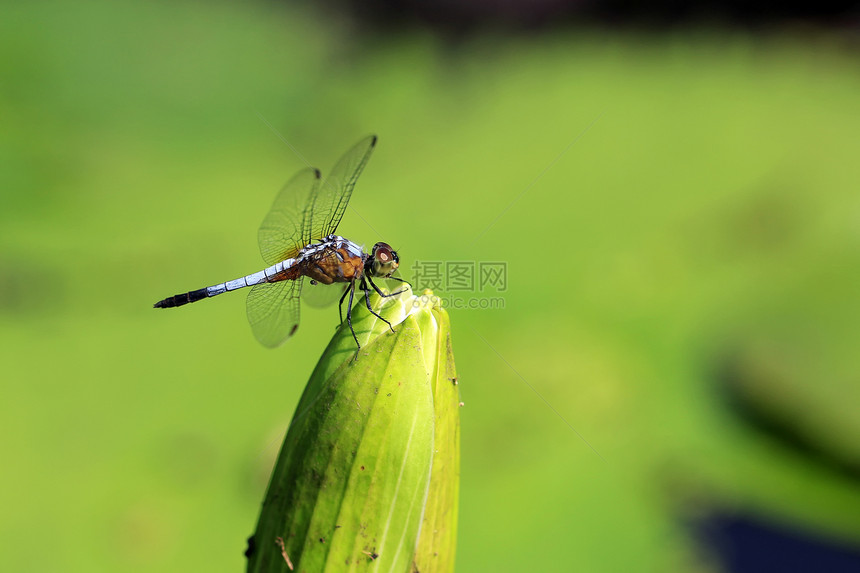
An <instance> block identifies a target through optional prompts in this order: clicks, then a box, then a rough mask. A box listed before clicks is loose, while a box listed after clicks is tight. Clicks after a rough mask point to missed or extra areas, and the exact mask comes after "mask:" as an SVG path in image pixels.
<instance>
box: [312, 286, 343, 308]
mask: <svg viewBox="0 0 860 573" xmlns="http://www.w3.org/2000/svg"><path fill="white" fill-rule="evenodd" d="M348 286H349V283H332V284H330V285H324V284H315V285H312V284H308V285H305V288H304V289H302V300H304V301H305V302H306V303H308V306H312V307H314V308H325V307H327V306H329V305H331V304H334V303H335V302H337V300H338V299H340V297H341V296H342V295H343V293H344V291H345V290H346V289H347V287H348Z"/></svg>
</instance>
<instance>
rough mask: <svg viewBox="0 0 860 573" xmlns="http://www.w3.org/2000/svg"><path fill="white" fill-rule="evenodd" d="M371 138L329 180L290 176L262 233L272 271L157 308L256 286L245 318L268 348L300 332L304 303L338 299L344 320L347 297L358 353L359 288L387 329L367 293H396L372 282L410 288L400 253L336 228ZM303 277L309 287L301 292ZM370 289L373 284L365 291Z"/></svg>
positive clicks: (315, 173) (313, 172) (307, 172)
mask: <svg viewBox="0 0 860 573" xmlns="http://www.w3.org/2000/svg"><path fill="white" fill-rule="evenodd" d="M376 140H377V137H376V136H375V135H371V136H369V137H366V138H365V139H363V140H361V141H360V142H359V143H357V144H356V145H355V146H354V147H353V148H352V149H350V150H349V151H347V152H346V154H345V155H344V156H343V157H341V159H340V160H339V161H338V162H337V164H336V165H335V166H334V169H332V171H331V173H330V174H329V176H328V177H322V174H321V173H320V171H319V169H315V168H313V167H308V168H307V169H303V170H301V171H299V172H298V173H297V174H296V175H294V176H293V178H292V179H290V180H289V181H288V182H287V183H286V184H285V185H284V186H283V188H282V189H281V191H280V193H278V196H277V198H276V199H275V202H274V203H273V204H272V208H271V209H270V210H269V213H268V214H267V215H266V217H265V219H263V223H262V224H261V225H260V229H259V231H258V232H257V240H258V242H259V246H260V253H261V254H262V255H263V260H264V261H265V263H266V264H267V265H269V266H268V267H266V268H265V269H263V270H261V271H259V272H256V273H253V274H250V275H246V276H244V277H240V278H238V279H234V280H231V281H227V282H223V283H220V284H216V285H213V286H210V287H206V288H201V289H197V290H192V291H189V292H186V293H181V294H177V295H173V296H171V297H168V298H165V299H163V300H160V301H158V302H157V303H155V305H154V307H155V308H173V307H178V306H183V305H185V304H188V303H192V302H197V301H199V300H203V299H206V298H211V297H213V296H217V295H219V294H223V293H225V292H231V291H234V290H238V289H241V288H246V287H251V290H250V292H249V293H248V299H247V300H248V302H247V314H248V321H249V322H250V323H251V330H252V331H253V333H254V336H255V337H256V338H257V340H259V341H260V343H262V344H263V345H264V346H267V347H270V348H275V347H277V346H280V345H281V344H283V343H284V342H285V341H286V340H287V339H288V338H290V337H291V336H292V335H293V334H295V333H296V330H297V329H298V327H299V315H300V312H299V311H300V306H301V305H300V299H302V298H304V300H305V301H306V302H308V303H309V304H311V305H312V306H326V305H327V304H331V303H333V302H334V301H335V300H337V298H338V296H339V297H340V302H339V312H340V322H341V324H342V323H343V302H344V299H345V298H346V296H347V295H349V305H348V307H347V311H346V320H347V324H348V325H349V328H350V330H351V331H352V337H353V339H355V344H356V345H357V346H358V348H359V349H360V348H361V344H359V342H358V337H357V336H356V334H355V329H354V328H353V327H352V307H353V299H354V297H355V291H356V289H358V290H359V291H362V292H363V293H364V302H365V305H366V306H367V308H368V310H370V312H371V313H373V315H374V316H376V317H377V318H379V319H380V320H382V321H384V322H385V323H386V324H388V327H389V328H390V329H391V330H392V331H394V328H393V327H392V326H391V323H390V322H389V321H388V320H386V319H385V318H383V317H382V316H380V315H379V314H378V313H377V312H376V311H375V310H374V309H373V306H372V305H371V303H370V288H372V289H373V290H374V291H376V292H377V294H379V295H380V296H381V297H383V300H385V299H386V298H389V297H393V296H396V295H399V294H400V293H402V292H404V291H405V290H406V289H405V288H404V289H402V290H399V291H397V292H388V293H386V292H384V291H383V290H382V289H380V288H379V286H378V285H377V284H376V283H375V282H374V280H373V279H374V278H379V279H389V280H394V281H399V282H401V283H406V284H407V285H408V284H409V283H408V282H407V281H405V280H403V279H401V278H398V277H394V276H392V275H393V274H394V272H395V271H396V270H397V268H398V266H399V265H400V258H399V256H398V255H397V251H395V250H394V249H393V248H391V245H389V244H388V243H383V242H379V243H376V244H375V245H373V248H372V249H371V250H370V252H369V253H367V252H365V251H364V249H363V247H362V246H361V245H359V244H357V243H354V242H352V241H350V240H349V239H346V238H344V237H341V236H340V235H337V234H336V232H337V227H338V225H339V224H340V220H341V219H342V218H343V215H344V213H345V212H346V208H347V205H348V204H349V199H350V197H351V196H352V190H353V188H354V187H355V183H356V181H357V180H358V177H359V175H361V172H362V171H363V170H364V167H365V165H367V162H368V160H369V159H370V155H371V154H372V153H373V149H374V147H375V146H376ZM305 278H308V279H309V282H310V283H311V287H309V288H308V289H306V290H305V293H306V294H305V295H304V296H303V295H302V287H303V283H304V282H305V280H304V279H305ZM368 285H369V287H368Z"/></svg>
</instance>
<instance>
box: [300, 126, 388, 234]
mask: <svg viewBox="0 0 860 573" xmlns="http://www.w3.org/2000/svg"><path fill="white" fill-rule="evenodd" d="M375 145H376V136H375V135H371V136H369V137H366V138H364V139H362V140H361V141H359V142H358V143H357V144H356V145H355V146H354V147H353V148H352V149H350V150H349V151H347V152H346V154H345V155H344V156H343V157H341V158H340V160H339V161H338V162H337V165H335V166H334V169H332V170H331V173H329V174H328V175H327V176H325V177H323V179H322V182H321V184H320V185H319V188H318V190H317V194H316V199H314V202H313V207H312V208H311V213H310V215H311V216H310V231H311V233H310V235H311V239H322V238H323V237H326V236H328V235H330V234H332V233H334V232H335V231H336V230H337V226H338V224H340V220H341V219H342V218H343V214H344V212H346V206H347V205H348V204H349V198H350V196H351V195H352V189H353V188H354V187H355V182H356V181H357V180H358V176H359V175H361V172H362V171H363V170H364V166H365V165H367V161H368V160H369V159H370V154H371V153H372V152H373V147H374V146H375Z"/></svg>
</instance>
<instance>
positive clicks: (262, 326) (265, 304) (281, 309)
mask: <svg viewBox="0 0 860 573" xmlns="http://www.w3.org/2000/svg"><path fill="white" fill-rule="evenodd" d="M301 292H302V277H299V278H298V279H296V280H286V281H278V282H274V283H260V284H258V285H255V286H254V287H253V288H251V292H250V293H248V304H247V311H248V322H250V323H251V330H252V331H253V332H254V336H255V337H256V338H257V340H259V341H260V344H262V345H263V346H267V347H269V348H275V347H276V346H280V345H281V344H283V342H284V341H285V340H286V339H288V338H289V337H291V336H292V335H293V334H294V333H295V332H296V329H297V328H298V327H299V306H300V305H299V295H300V294H301Z"/></svg>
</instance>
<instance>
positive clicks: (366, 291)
mask: <svg viewBox="0 0 860 573" xmlns="http://www.w3.org/2000/svg"><path fill="white" fill-rule="evenodd" d="M364 304H366V305H367V310H369V311H370V314H372V315H373V316H375V317H376V318H378V319H379V320H381V321H382V322H384V323H385V324H387V325H388V328H389V329H391V332H394V327H393V326H391V323H390V322H388V321H387V320H385V319H384V318H382V317H381V316H379V315H378V314H376V311H375V310H373V307H372V306H370V289H368V288H367V286H366V285H365V288H364Z"/></svg>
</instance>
